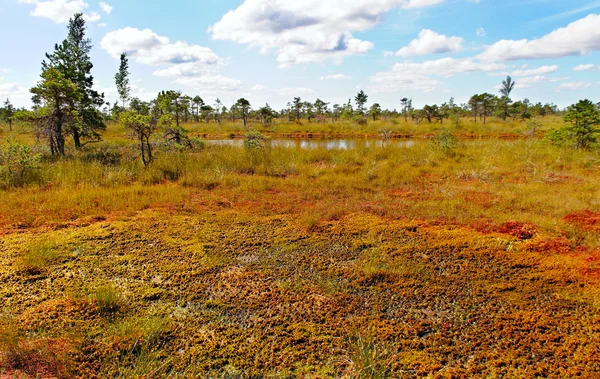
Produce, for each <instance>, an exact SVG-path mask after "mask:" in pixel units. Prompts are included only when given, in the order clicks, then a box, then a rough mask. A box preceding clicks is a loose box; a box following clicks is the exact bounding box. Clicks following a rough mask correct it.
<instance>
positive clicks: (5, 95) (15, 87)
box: [0, 78, 31, 107]
mask: <svg viewBox="0 0 600 379" xmlns="http://www.w3.org/2000/svg"><path fill="white" fill-rule="evenodd" d="M2 79H3V78H0V80H2ZM30 98H31V94H30V93H29V90H28V89H27V88H25V87H23V86H22V85H20V84H19V83H0V101H2V102H3V101H4V100H6V99H10V101H11V103H13V105H14V106H17V107H21V106H25V105H29V99H30Z"/></svg>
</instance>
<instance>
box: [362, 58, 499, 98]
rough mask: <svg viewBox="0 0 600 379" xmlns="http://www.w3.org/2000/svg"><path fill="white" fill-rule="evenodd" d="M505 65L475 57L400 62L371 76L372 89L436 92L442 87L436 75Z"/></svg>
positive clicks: (496, 68) (475, 70) (489, 69)
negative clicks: (474, 58)
mask: <svg viewBox="0 0 600 379" xmlns="http://www.w3.org/2000/svg"><path fill="white" fill-rule="evenodd" d="M503 68H505V66H504V65H503V64H498V63H482V62H476V61H474V60H473V59H470V58H466V59H454V58H442V59H437V60H432V61H425V62H423V63H414V62H410V61H406V62H402V63H397V64H396V65H394V67H393V68H392V70H391V71H387V72H378V73H376V74H375V75H374V76H372V77H371V79H370V81H371V87H370V90H371V91H373V92H397V91H400V90H403V91H406V90H412V91H419V92H433V91H437V90H440V88H439V85H440V82H439V81H438V80H436V79H433V78H432V76H433V75H437V76H442V77H452V76H455V75H457V74H461V73H469V72H490V71H497V70H501V69H503Z"/></svg>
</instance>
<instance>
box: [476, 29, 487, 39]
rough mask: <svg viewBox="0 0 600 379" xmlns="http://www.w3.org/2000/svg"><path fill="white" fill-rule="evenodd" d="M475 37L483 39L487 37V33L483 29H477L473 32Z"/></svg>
mask: <svg viewBox="0 0 600 379" xmlns="http://www.w3.org/2000/svg"><path fill="white" fill-rule="evenodd" d="M475 35H477V37H485V36H486V35H487V32H486V31H485V29H484V28H478V29H477V30H476V31H475Z"/></svg>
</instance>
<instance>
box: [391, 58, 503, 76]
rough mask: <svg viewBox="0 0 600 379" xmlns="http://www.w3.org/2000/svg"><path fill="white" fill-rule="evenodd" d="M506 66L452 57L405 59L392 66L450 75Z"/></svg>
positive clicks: (488, 70)
mask: <svg viewBox="0 0 600 379" xmlns="http://www.w3.org/2000/svg"><path fill="white" fill-rule="evenodd" d="M505 67H506V66H505V65H504V64H500V63H484V62H476V61H475V60H473V59H471V58H465V59H454V58H441V59H437V60H431V61H425V62H423V63H414V62H410V61H405V62H402V63H397V64H396V65H395V66H394V69H393V70H394V71H396V72H407V73H411V74H419V75H439V76H444V77H451V76H454V75H456V74H460V73H466V72H490V71H497V70H502V69H504V68H505Z"/></svg>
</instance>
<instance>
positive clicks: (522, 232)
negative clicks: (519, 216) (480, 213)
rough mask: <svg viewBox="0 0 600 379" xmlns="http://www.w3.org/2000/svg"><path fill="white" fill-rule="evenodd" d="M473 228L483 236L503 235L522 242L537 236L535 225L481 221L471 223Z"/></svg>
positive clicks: (517, 222)
mask: <svg viewBox="0 0 600 379" xmlns="http://www.w3.org/2000/svg"><path fill="white" fill-rule="evenodd" d="M471 228H473V229H475V230H477V231H478V232H480V233H483V234H491V233H501V234H508V235H509V236H512V237H515V238H518V239H520V240H528V239H531V238H533V237H534V236H535V228H534V227H533V225H530V224H524V223H522V222H519V221H508V222H505V223H503V224H500V225H497V224H496V223H494V221H492V220H489V219H479V220H475V221H473V222H472V223H471Z"/></svg>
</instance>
